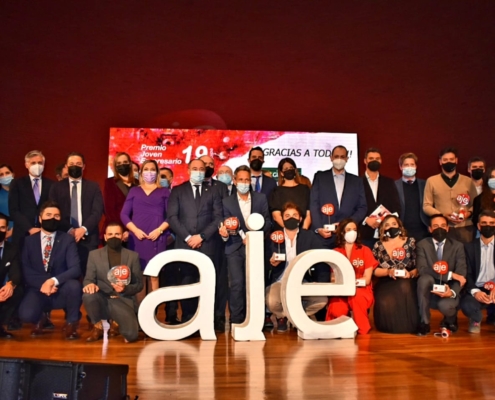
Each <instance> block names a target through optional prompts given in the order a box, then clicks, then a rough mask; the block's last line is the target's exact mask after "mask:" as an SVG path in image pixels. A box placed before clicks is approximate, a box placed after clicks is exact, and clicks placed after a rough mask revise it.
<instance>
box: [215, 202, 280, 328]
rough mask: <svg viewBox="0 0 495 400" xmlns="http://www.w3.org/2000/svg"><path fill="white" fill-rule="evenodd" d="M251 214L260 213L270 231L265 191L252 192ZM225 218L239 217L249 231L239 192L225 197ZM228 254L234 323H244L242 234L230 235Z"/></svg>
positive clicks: (245, 230) (231, 311) (266, 231)
mask: <svg viewBox="0 0 495 400" xmlns="http://www.w3.org/2000/svg"><path fill="white" fill-rule="evenodd" d="M250 194H251V214H252V213H258V214H261V215H262V216H263V218H264V219H265V225H264V226H263V231H264V232H265V235H267V234H268V233H269V231H270V226H271V220H270V212H269V211H268V201H267V199H266V196H265V195H264V194H263V193H256V192H250ZM223 216H224V218H229V217H237V219H238V220H239V224H240V227H239V229H242V230H243V231H244V233H246V234H247V232H248V231H249V230H248V228H247V226H246V221H244V217H243V216H242V212H241V208H240V206H239V200H238V196H237V194H233V195H232V196H228V197H226V198H224V199H223ZM225 254H226V255H227V269H228V275H229V287H230V294H229V309H230V320H231V321H232V323H235V324H239V323H242V322H243V321H244V319H245V317H246V246H245V245H244V244H243V243H242V238H241V236H240V235H230V236H229V239H228V241H227V243H226V245H225Z"/></svg>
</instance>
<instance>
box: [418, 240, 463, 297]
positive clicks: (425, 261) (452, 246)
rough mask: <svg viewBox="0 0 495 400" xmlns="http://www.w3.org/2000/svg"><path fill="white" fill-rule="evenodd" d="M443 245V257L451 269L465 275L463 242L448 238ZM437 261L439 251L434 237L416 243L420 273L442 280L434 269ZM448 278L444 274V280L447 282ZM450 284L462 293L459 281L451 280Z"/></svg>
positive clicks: (457, 292) (453, 288)
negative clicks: (434, 242)
mask: <svg viewBox="0 0 495 400" xmlns="http://www.w3.org/2000/svg"><path fill="white" fill-rule="evenodd" d="M443 247H444V248H443V257H442V259H443V260H444V261H446V262H447V264H448V265H449V271H452V272H455V273H456V274H459V275H462V276H464V277H465V276H466V273H467V265H466V256H465V253H464V246H463V244H462V243H461V242H458V241H457V240H452V239H449V238H447V239H446V241H445V244H444V246H443ZM437 261H438V258H437V252H436V250H435V245H434V244H433V239H432V238H425V239H423V240H421V241H420V242H418V244H417V245H416V268H417V269H418V273H419V275H420V276H421V275H425V274H427V275H431V276H432V277H433V278H435V280H436V281H440V277H441V275H439V274H437V273H436V272H435V271H433V264H435V263H436V262H437ZM446 279H447V278H446V275H443V276H442V282H443V283H447V282H446ZM448 284H449V286H450V288H451V289H452V290H454V291H455V292H456V294H457V295H459V294H460V285H459V282H458V281H456V280H451V281H449V282H448Z"/></svg>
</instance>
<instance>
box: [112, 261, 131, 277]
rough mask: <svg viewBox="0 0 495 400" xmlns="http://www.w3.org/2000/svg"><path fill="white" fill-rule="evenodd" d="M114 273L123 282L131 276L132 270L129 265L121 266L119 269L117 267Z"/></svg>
mask: <svg viewBox="0 0 495 400" xmlns="http://www.w3.org/2000/svg"><path fill="white" fill-rule="evenodd" d="M112 272H113V275H114V276H115V277H116V278H118V279H119V280H122V281H124V280H126V279H128V278H129V275H130V274H131V270H130V269H129V267H128V266H127V265H119V266H118V267H115V269H113V271H112Z"/></svg>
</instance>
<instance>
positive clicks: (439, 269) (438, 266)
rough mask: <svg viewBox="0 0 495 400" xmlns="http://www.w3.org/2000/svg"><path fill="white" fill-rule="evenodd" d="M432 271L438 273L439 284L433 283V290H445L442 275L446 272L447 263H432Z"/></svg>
mask: <svg viewBox="0 0 495 400" xmlns="http://www.w3.org/2000/svg"><path fill="white" fill-rule="evenodd" d="M433 271H435V272H436V273H437V274H439V275H440V284H439V285H436V284H434V285H433V291H434V292H441V293H444V292H445V291H446V288H445V285H442V277H443V276H444V275H445V274H448V272H449V264H447V263H446V262H445V261H437V262H436V263H435V264H433Z"/></svg>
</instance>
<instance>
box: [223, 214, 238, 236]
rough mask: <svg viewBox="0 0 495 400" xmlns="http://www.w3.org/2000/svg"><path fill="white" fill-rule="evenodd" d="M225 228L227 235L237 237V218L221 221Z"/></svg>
mask: <svg viewBox="0 0 495 400" xmlns="http://www.w3.org/2000/svg"><path fill="white" fill-rule="evenodd" d="M223 224H224V225H225V228H227V232H228V233H229V235H237V230H238V229H239V219H238V218H237V217H229V218H226V219H225V221H223Z"/></svg>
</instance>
